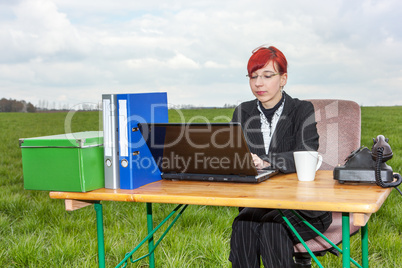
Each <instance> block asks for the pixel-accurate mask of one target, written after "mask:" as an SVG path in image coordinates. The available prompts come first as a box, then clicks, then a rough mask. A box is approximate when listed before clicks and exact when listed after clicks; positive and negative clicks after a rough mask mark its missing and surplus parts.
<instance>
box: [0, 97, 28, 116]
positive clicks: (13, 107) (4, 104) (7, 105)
mask: <svg viewBox="0 0 402 268" xmlns="http://www.w3.org/2000/svg"><path fill="white" fill-rule="evenodd" d="M0 112H6V113H10V112H25V113H26V112H30V113H34V112H36V108H35V106H33V105H32V103H30V102H28V103H27V102H26V101H24V100H22V101H17V100H13V99H6V98H2V99H1V100H0Z"/></svg>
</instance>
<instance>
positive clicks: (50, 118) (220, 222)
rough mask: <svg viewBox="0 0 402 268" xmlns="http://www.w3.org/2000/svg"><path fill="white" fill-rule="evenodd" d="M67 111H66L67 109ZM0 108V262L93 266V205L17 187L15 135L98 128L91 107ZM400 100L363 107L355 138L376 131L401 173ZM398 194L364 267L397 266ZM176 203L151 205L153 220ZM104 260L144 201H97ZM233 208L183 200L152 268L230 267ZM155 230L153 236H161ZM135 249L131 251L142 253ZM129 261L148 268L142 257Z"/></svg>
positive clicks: (124, 245) (190, 113)
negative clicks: (73, 207)
mask: <svg viewBox="0 0 402 268" xmlns="http://www.w3.org/2000/svg"><path fill="white" fill-rule="evenodd" d="M232 112H233V109H209V110H204V109H202V110H170V111H169V120H170V122H182V121H183V120H184V121H191V120H193V122H205V121H214V122H224V121H228V120H230V118H231V115H232ZM70 115H71V114H70ZM66 117H68V116H67V113H49V114H42V113H36V114H35V113H33V114H22V113H0V127H1V132H0V138H1V141H2V142H1V143H0V151H1V154H0V161H1V162H0V193H1V194H0V267H97V241H96V225H95V211H94V209H93V207H92V206H90V207H86V208H83V209H80V210H77V211H74V212H66V211H65V209H64V203H63V201H62V200H53V199H50V198H49V195H48V192H46V191H28V190H24V189H23V176H22V165H21V150H20V148H19V147H18V139H19V138H27V137H35V136H45V135H52V134H60V133H65V131H66V128H69V129H71V131H73V132H78V131H85V130H99V129H101V126H100V125H99V113H98V112H79V113H76V114H74V115H73V116H72V119H71V120H66ZM401 118H402V107H362V144H363V145H365V146H367V147H370V146H371V144H372V138H374V137H376V136H377V135H378V134H383V135H385V136H386V137H387V138H389V139H390V144H391V146H392V149H393V152H394V157H393V159H391V160H390V161H389V162H388V163H389V164H390V165H391V166H392V167H393V169H394V171H396V172H399V173H401V172H402V170H401V167H402V163H401V162H402V157H401V156H402V140H401V139H402V138H401V135H400V134H399V133H401V130H402V122H401V120H402V119H401ZM401 201H402V199H401V196H399V194H398V193H397V192H396V191H392V193H391V195H390V197H389V198H388V199H387V200H386V202H385V204H384V206H383V207H382V208H381V209H380V210H379V211H378V212H377V213H376V214H374V215H372V217H371V220H370V222H369V238H370V240H369V253H370V256H369V258H370V266H371V267H399V266H400V264H401V263H402V256H401V254H400V252H401V248H402V216H401V212H402V205H401V204H402V202H401ZM174 207H175V205H169V204H154V205H153V210H154V221H155V223H159V222H160V221H161V220H162V219H163V218H164V217H165V216H166V215H167V214H168V213H169V212H170V211H171V210H172V209H173V208H174ZM103 209H104V225H105V246H106V266H107V267H114V266H115V265H116V264H117V263H119V262H120V261H121V260H122V259H123V258H124V254H125V253H127V252H129V251H131V250H132V249H133V248H134V247H135V246H136V244H137V243H138V242H139V241H141V240H142V238H143V237H145V236H146V227H145V225H146V208H145V204H137V203H126V202H103ZM236 215H237V209H236V208H230V207H211V206H189V207H188V208H187V210H186V211H185V213H184V214H183V216H182V217H181V218H180V219H179V220H178V221H177V223H176V225H175V226H174V227H173V228H172V229H171V231H170V233H169V234H168V235H167V236H166V237H165V239H164V240H163V241H162V243H161V244H160V246H159V248H158V249H157V250H156V266H157V267H172V268H173V267H175V268H177V267H213V268H215V267H230V263H229V262H228V260H227V259H228V255H229V239H230V233H231V224H232V221H233V219H234V217H235V216H236ZM160 234H161V232H158V233H157V235H156V239H157V238H158V236H160ZM351 243H352V246H351V247H352V257H353V258H355V259H356V260H360V258H361V255H360V242H359V235H356V236H354V237H352V238H351ZM146 251H147V249H146V247H143V248H141V249H140V252H139V253H138V254H136V257H138V256H140V254H144V253H146ZM320 261H322V263H323V265H324V267H341V266H342V262H341V259H340V258H337V257H335V256H332V255H331V254H327V255H326V256H325V257H322V258H320ZM128 267H148V262H147V260H146V259H145V260H142V261H140V262H139V263H138V264H137V263H136V264H129V266H128Z"/></svg>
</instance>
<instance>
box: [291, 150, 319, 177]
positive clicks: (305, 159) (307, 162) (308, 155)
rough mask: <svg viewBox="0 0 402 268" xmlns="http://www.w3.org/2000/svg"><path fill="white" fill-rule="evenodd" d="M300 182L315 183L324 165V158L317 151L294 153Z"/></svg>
mask: <svg viewBox="0 0 402 268" xmlns="http://www.w3.org/2000/svg"><path fill="white" fill-rule="evenodd" d="M293 156H294V158H295V165H296V172H297V178H298V179H299V181H313V180H314V178H315V172H316V171H317V170H318V169H319V168H320V166H321V164H322V156H321V155H319V154H318V152H315V151H298V152H293Z"/></svg>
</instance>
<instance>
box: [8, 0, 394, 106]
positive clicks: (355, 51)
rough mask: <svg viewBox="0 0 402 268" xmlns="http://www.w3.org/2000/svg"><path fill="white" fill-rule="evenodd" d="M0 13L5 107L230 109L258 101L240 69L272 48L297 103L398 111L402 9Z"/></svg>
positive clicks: (372, 5) (49, 8)
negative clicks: (153, 98)
mask: <svg viewBox="0 0 402 268" xmlns="http://www.w3.org/2000/svg"><path fill="white" fill-rule="evenodd" d="M0 9H1V11H0V49H1V51H3V53H1V54H0V89H1V91H2V92H6V93H3V94H5V96H4V97H9V98H17V99H25V100H27V101H32V102H33V103H37V101H38V99H41V98H49V101H53V100H60V101H63V102H66V103H69V104H70V105H74V104H76V103H79V102H85V101H88V100H94V102H96V101H98V99H100V98H101V96H100V95H101V94H102V93H112V92H116V93H118V92H144V91H167V92H168V95H169V99H170V101H171V102H174V104H194V105H204V106H210V105H217V106H222V105H224V104H226V103H233V104H234V103H238V102H239V101H241V100H248V99H251V98H253V96H252V94H251V93H250V90H249V86H248V81H247V79H246V77H245V74H246V63H247V60H248V58H249V57H250V55H251V51H252V50H253V49H254V48H255V47H257V46H259V45H261V44H263V43H269V44H272V45H275V46H277V47H278V48H279V49H281V50H282V51H283V52H284V53H285V55H286V56H287V58H288V61H289V82H288V85H287V87H286V90H287V91H288V92H289V93H290V94H291V95H293V96H295V97H299V98H313V97H316V98H318V97H320V98H335V97H336V98H344V99H353V100H355V101H357V102H358V103H359V104H361V103H363V104H364V105H384V103H383V102H382V101H381V100H380V98H378V96H377V92H378V91H381V92H382V94H385V95H387V96H392V98H391V100H390V101H389V102H388V104H389V105H395V104H399V105H401V104H402V97H401V96H400V94H397V93H398V92H400V89H401V86H402V74H401V70H402V54H401V53H400V50H401V48H402V41H401V39H402V38H401V37H402V36H401V35H402V32H401V31H400V30H399V26H398V25H399V24H398V20H399V17H400V16H401V15H402V14H401V13H402V4H401V3H399V2H398V1H393V0H383V1H352V2H350V1H340V0H338V1H332V2H322V1H318V0H314V1H283V2H267V1H260V0H258V1H253V2H249V1H235V2H233V1H202V2H200V1H181V0H177V1H169V2H162V3H161V2H160V1H155V0H150V1H145V2H144V1H143V2H138V1H135V2H134V1H129V0H126V1H123V0H119V1H113V2H112V1H106V0H100V1H96V2H91V1H76V0H70V1H62V0H55V1H50V0H21V1H16V2H1V3H0ZM10 89H12V90H10ZM41 96H42V97H41ZM381 99H383V98H381ZM385 104H386V103H385Z"/></svg>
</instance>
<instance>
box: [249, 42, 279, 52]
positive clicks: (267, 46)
mask: <svg viewBox="0 0 402 268" xmlns="http://www.w3.org/2000/svg"><path fill="white" fill-rule="evenodd" d="M270 47H271V46H270V45H269V44H263V45H261V46H259V47H257V48H254V49H253V51H251V54H254V53H255V52H257V51H258V50H259V49H260V48H266V49H269V50H271V51H272V52H274V51H273V50H272V49H271V48H270Z"/></svg>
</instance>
